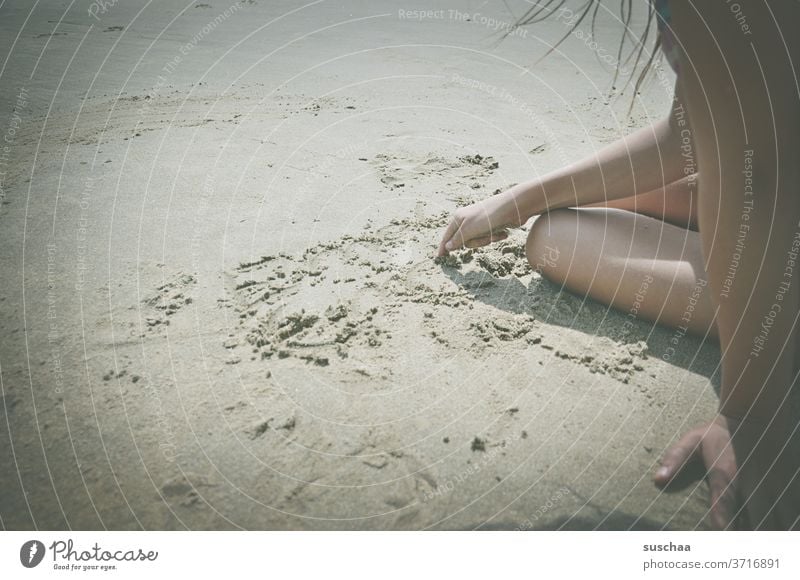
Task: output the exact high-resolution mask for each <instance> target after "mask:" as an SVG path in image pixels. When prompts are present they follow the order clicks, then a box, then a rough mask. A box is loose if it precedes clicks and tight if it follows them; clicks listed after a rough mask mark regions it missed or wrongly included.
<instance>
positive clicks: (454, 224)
mask: <svg viewBox="0 0 800 580" xmlns="http://www.w3.org/2000/svg"><path fill="white" fill-rule="evenodd" d="M460 226H461V222H460V221H459V220H458V219H457V218H455V217H454V218H453V219H451V220H450V223H449V224H447V229H446V230H445V231H444V235H443V236H442V241H441V242H439V249H438V250H437V251H436V255H437V256H446V255H447V252H449V251H450V250H449V248H447V243H448V242H450V241H451V240H452V238H453V235H454V234H455V233H456V232H457V231H458V229H459V227H460Z"/></svg>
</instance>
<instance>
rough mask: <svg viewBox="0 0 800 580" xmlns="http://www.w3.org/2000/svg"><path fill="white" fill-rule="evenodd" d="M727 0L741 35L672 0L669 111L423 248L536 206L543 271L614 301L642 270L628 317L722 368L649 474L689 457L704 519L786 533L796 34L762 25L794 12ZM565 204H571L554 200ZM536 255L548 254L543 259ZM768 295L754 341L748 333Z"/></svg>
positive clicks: (794, 508) (792, 464) (792, 523)
mask: <svg viewBox="0 0 800 580" xmlns="http://www.w3.org/2000/svg"><path fill="white" fill-rule="evenodd" d="M740 5H741V7H742V10H743V11H744V12H746V13H748V15H750V14H752V16H751V17H750V18H751V21H750V23H751V29H753V30H752V32H751V34H749V35H748V38H746V39H745V40H743V38H742V31H741V30H740V29H739V28H738V26H737V23H736V21H735V20H734V19H733V18H732V17H731V15H730V14H729V12H728V10H727V8H726V5H725V4H724V3H721V4H717V3H705V4H702V3H696V4H694V5H693V4H691V3H675V6H674V7H673V28H674V30H675V33H676V36H677V37H678V39H679V40H680V41H681V44H682V45H683V48H684V54H683V55H682V61H681V71H682V75H681V81H680V82H679V84H678V86H676V99H675V105H674V106H673V109H672V110H671V113H670V116H669V117H668V119H666V120H664V121H662V122H659V123H656V124H654V125H652V126H651V127H647V128H644V129H641V130H639V131H637V132H636V133H634V134H632V135H631V136H629V137H626V138H625V139H622V140H620V141H618V142H616V143H613V144H611V145H609V146H607V147H605V148H604V149H602V150H601V151H600V152H599V153H598V154H597V155H595V156H591V157H587V158H585V159H583V160H580V161H578V162H576V163H574V164H572V165H570V166H568V167H565V168H563V169H561V170H559V171H556V172H553V173H552V174H549V175H547V176H545V177H544V178H542V179H540V180H535V181H531V182H527V183H523V184H520V185H518V186H516V187H514V188H512V189H510V190H508V191H506V192H504V193H503V194H501V195H498V196H494V197H493V198H491V199H489V200H485V201H484V202H480V203H478V204H473V205H472V206H468V207H466V208H461V209H459V210H458V211H456V213H455V215H454V217H453V220H452V221H451V223H450V225H449V226H448V228H447V230H446V231H445V233H444V236H443V238H442V240H441V243H440V245H439V249H438V252H437V253H438V254H439V255H444V254H446V253H447V252H449V251H452V250H455V249H458V248H462V247H478V246H482V245H486V244H488V243H491V242H493V241H496V240H498V239H503V238H504V237H505V236H506V233H505V231H504V228H506V227H509V226H519V225H521V224H523V223H525V222H526V221H527V220H528V219H530V218H531V217H533V216H535V215H539V214H546V215H545V216H543V217H542V218H539V219H538V220H537V221H536V222H535V223H534V225H533V227H532V228H531V232H530V234H529V239H528V243H527V251H528V258H529V261H530V262H531V264H532V265H534V266H535V267H539V268H540V269H541V270H542V272H543V274H544V275H546V276H548V277H550V278H551V279H553V280H555V281H557V282H560V283H562V284H564V285H565V286H567V287H568V288H570V289H571V290H573V291H575V292H577V293H581V294H585V295H589V296H592V297H593V298H596V299H598V300H601V301H603V302H605V303H607V304H609V305H612V306H615V307H618V308H621V309H628V308H630V305H631V304H632V303H633V300H635V296H636V293H637V292H638V291H640V288H641V285H642V280H643V279H644V277H645V276H652V278H653V280H654V282H655V284H652V285H650V287H649V288H648V293H647V296H646V297H645V298H644V300H643V301H642V303H641V306H640V310H639V316H641V317H643V318H646V319H648V320H652V321H657V322H660V323H663V324H667V325H671V326H674V325H677V324H678V323H680V324H686V325H688V326H689V330H690V331H691V332H694V333H696V334H700V335H706V334H708V335H712V336H718V337H719V340H720V345H721V351H722V367H723V373H722V394H721V401H720V412H719V414H718V415H717V416H716V417H715V418H713V419H712V420H711V421H710V422H709V423H707V424H706V425H703V426H701V427H698V428H696V429H694V430H692V431H690V432H688V433H687V434H686V435H684V437H683V438H681V440H680V441H679V442H678V443H676V444H675V445H674V446H672V447H671V448H670V449H669V450H668V451H667V453H666V454H665V456H664V457H663V459H662V465H661V467H660V468H659V470H658V471H657V472H656V474H655V476H654V480H655V483H656V484H657V485H660V486H664V485H667V484H668V483H669V482H670V481H671V480H672V479H674V478H675V477H676V476H677V475H678V473H679V472H680V471H681V470H682V469H683V468H684V467H685V466H686V465H687V464H689V463H690V462H693V461H700V462H702V464H703V465H704V467H705V469H706V471H707V474H708V476H707V477H708V482H709V487H710V491H711V501H710V508H709V515H710V518H711V521H712V523H713V524H714V525H715V526H716V527H718V528H720V529H728V528H753V529H790V528H796V527H798V526H799V525H800V476H798V475H799V474H800V442H798V439H800V438H798V437H797V431H798V429H797V425H798V422H797V421H796V415H793V414H792V411H791V410H790V408H789V405H788V404H787V403H786V400H785V399H786V396H787V394H788V393H789V391H790V387H791V386H792V384H793V381H794V380H795V377H796V374H797V370H798V369H797V368H796V365H795V363H794V361H795V360H796V358H797V351H798V346H797V345H798V342H797V341H798V336H797V334H798V333H797V320H798V312H800V308H799V307H800V283H797V282H794V283H793V284H790V286H789V287H788V289H784V291H783V293H781V298H780V299H778V298H776V294H777V293H778V289H779V288H781V282H785V281H786V276H785V272H786V267H787V263H786V262H787V258H786V256H787V250H788V249H790V248H791V245H792V243H793V236H794V235H795V233H796V232H797V231H798V228H799V227H800V204H799V203H798V200H797V192H798V190H800V170H799V169H798V164H797V160H796V156H797V152H798V151H800V101H798V94H797V88H796V85H795V84H794V83H793V82H788V81H787V79H793V78H796V73H795V72H794V70H793V69H792V68H791V61H792V59H794V60H795V62H797V60H798V57H800V42H798V40H797V39H796V38H794V37H791V39H788V38H789V36H788V35H787V34H784V35H783V36H781V35H780V34H778V33H777V32H778V28H777V25H776V23H779V22H782V23H788V22H797V21H798V17H800V5H792V3H785V4H780V5H778V4H773V5H771V8H770V9H767V8H766V7H765V4H764V3H763V2H758V1H756V0H746V1H742V2H740ZM773 12H775V13H776V14H775V15H774V19H773ZM778 13H779V14H778ZM754 23H756V24H757V26H754V25H753V24H754ZM787 39H788V40H787ZM751 42H752V44H751ZM790 57H791V58H790ZM687 113H688V117H687ZM689 119H690V120H691V125H689ZM776 119H779V121H776ZM687 144H688V147H690V148H691V151H692V155H694V156H696V158H697V162H698V166H700V167H702V171H701V172H699V173H697V174H696V175H695V174H693V173H687V172H686V158H685V157H682V156H681V146H682V145H683V146H684V147H686V146H687ZM746 150H748V151H750V150H752V151H754V152H757V157H756V153H754V154H753V161H752V163H753V173H754V175H755V176H756V177H754V181H755V183H757V184H758V185H757V190H758V192H759V197H758V203H754V204H753V209H752V211H751V212H749V213H748V216H749V217H748V218H747V225H748V226H749V228H748V230H747V231H748V238H747V239H748V242H747V248H746V249H745V250H744V251H743V252H742V257H741V261H740V265H739V266H738V269H737V271H736V274H735V280H734V282H735V283H730V279H729V272H730V264H731V259H732V256H733V255H734V251H735V247H734V246H735V244H736V239H737V234H738V233H739V232H740V225H741V223H742V219H743V218H742V213H743V209H742V208H743V199H744V197H743V195H742V192H743V179H744V178H743V174H742V171H743V169H745V167H743V163H744V162H743V157H744V151H746ZM690 175H691V177H690ZM695 185H697V189H696V190H695ZM569 207H579V208H582V209H578V210H569V209H563V208H569ZM645 216H651V217H645ZM677 226H682V227H677ZM687 227H688V228H689V229H686V228H687ZM695 228H698V229H699V232H700V233H697V232H694V231H691V229H695ZM554 248H555V249H556V250H557V251H556V252H554V251H553V249H554ZM543 252H549V255H550V256H551V257H552V256H553V255H558V256H559V258H558V259H557V260H552V259H550V260H542V259H541V258H542V255H543ZM775 256H777V257H778V259H775ZM793 272H794V273H795V274H796V273H797V271H795V270H793ZM726 277H728V278H726ZM698 286H702V293H701V297H700V299H699V300H698V302H697V307H696V308H695V309H694V311H693V314H692V317H691V319H690V320H689V321H688V322H687V321H686V319H685V312H686V307H685V305H686V304H687V301H688V299H689V298H690V297H691V296H692V293H693V292H694V291H695V289H696V288H697V287H698ZM778 302H780V304H779V308H780V311H779V312H777V313H776V316H774V317H771V318H769V321H770V322H769V335H768V340H762V341H761V343H758V342H754V340H757V339H758V338H759V337H760V335H759V332H760V331H761V329H762V328H763V322H764V320H765V316H767V317H769V316H770V312H771V311H773V312H774V311H775V310H776V309H775V308H772V307H770V305H771V304H777V303H778ZM762 336H763V335H762ZM754 344H755V345H756V346H759V347H760V351H758V352H757V353H756V354H753V352H754V348H753V347H754ZM796 412H797V411H795V413H796Z"/></svg>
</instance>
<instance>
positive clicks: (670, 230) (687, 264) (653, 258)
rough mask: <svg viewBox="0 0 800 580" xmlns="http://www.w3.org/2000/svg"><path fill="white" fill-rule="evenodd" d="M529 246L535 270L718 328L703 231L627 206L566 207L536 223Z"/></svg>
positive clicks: (661, 315)
mask: <svg viewBox="0 0 800 580" xmlns="http://www.w3.org/2000/svg"><path fill="white" fill-rule="evenodd" d="M526 251H527V256H528V261H529V262H530V263H531V266H532V267H533V268H534V269H536V270H538V271H539V272H541V273H542V275H543V276H545V277H546V278H548V279H550V280H551V281H553V282H555V283H557V284H560V285H563V286H564V287H566V288H567V289H569V290H571V291H572V292H575V293H577V294H581V295H586V296H589V297H591V298H593V299H595V300H598V301H600V302H603V303H605V304H609V305H611V306H614V307H615V308H618V309H620V310H623V311H627V312H631V311H633V312H635V313H636V315H637V316H641V317H642V318H644V319H646V320H652V321H658V322H661V323H663V324H667V325H669V326H688V327H689V330H690V331H692V332H695V333H699V334H704V333H705V332H706V331H707V330H709V328H711V332H712V334H713V333H714V332H715V329H714V328H713V324H712V321H713V311H712V309H711V305H710V300H709V299H708V296H707V294H708V290H707V285H706V277H705V271H704V268H703V258H702V252H701V246H700V238H699V236H698V234H697V232H692V231H689V230H686V229H683V228H679V227H677V226H673V225H670V224H667V223H664V222H662V221H660V220H657V219H653V218H650V217H647V216H644V215H641V214H636V213H633V212H629V211H625V210H618V209H605V208H583V209H565V210H558V211H554V212H550V213H549V214H545V215H543V216H541V217H539V218H538V219H537V220H536V221H535V222H534V224H533V227H532V228H531V231H530V233H529V235H528V242H527V246H526Z"/></svg>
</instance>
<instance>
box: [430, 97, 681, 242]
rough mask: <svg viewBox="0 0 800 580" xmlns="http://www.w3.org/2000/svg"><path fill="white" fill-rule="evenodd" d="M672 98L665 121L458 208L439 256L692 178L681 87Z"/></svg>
mask: <svg viewBox="0 0 800 580" xmlns="http://www.w3.org/2000/svg"><path fill="white" fill-rule="evenodd" d="M675 94H676V99H675V101H674V106H673V107H672V110H671V112H670V115H669V117H668V118H666V119H663V120H661V121H658V122H656V123H654V124H652V125H650V126H649V127H645V128H643V129H639V130H638V131H636V132H634V133H633V134H631V135H629V136H627V137H624V138H622V139H620V140H618V141H615V142H614V143H611V144H609V145H606V146H605V147H603V148H602V149H601V150H600V151H598V152H597V154H596V155H590V156H588V157H584V158H583V159H581V160H580V161H577V162H575V163H572V164H570V165H568V166H566V167H563V168H561V169H558V170H556V171H553V172H552V173H549V174H547V175H545V176H544V177H542V178H540V179H535V180H532V181H528V182H525V183H521V184H519V185H515V186H514V187H512V188H511V189H508V190H507V191H505V192H503V193H501V194H499V195H496V196H493V197H492V198H489V199H487V200H484V201H481V202H479V203H476V204H473V205H471V206H468V207H465V208H460V209H459V210H458V211H456V213H455V215H454V217H453V220H452V221H451V223H450V225H449V226H448V228H447V231H446V232H445V235H444V236H443V238H442V241H441V243H440V245H439V250H438V255H440V256H441V255H444V254H446V253H447V252H448V251H451V250H455V249H457V248H461V247H464V246H466V247H477V246H482V245H486V244H488V243H490V242H492V241H495V240H497V239H502V238H503V237H504V234H503V233H501V232H499V230H501V229H502V228H503V227H506V226H519V225H521V224H523V223H525V222H526V221H527V220H528V219H530V218H531V217H532V216H534V215H537V214H541V213H544V212H546V211H550V210H554V209H558V208H562V207H575V206H582V205H588V204H591V203H596V202H603V201H608V200H612V199H619V198H624V197H630V196H633V195H636V194H637V193H643V192H648V191H652V190H655V189H660V188H663V187H664V186H665V185H667V184H669V183H672V182H674V181H677V180H679V179H681V178H683V177H685V176H686V175H689V174H691V173H694V172H695V170H696V164H695V159H694V149H693V147H692V142H691V131H690V130H689V123H688V119H687V116H686V113H685V110H684V108H683V104H682V102H683V100H682V98H681V94H682V89H681V87H680V83H678V84H677V85H676V87H675ZM684 145H685V147H684ZM682 147H683V148H684V151H682ZM684 152H685V154H684Z"/></svg>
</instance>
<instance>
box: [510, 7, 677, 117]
mask: <svg viewBox="0 0 800 580" xmlns="http://www.w3.org/2000/svg"><path fill="white" fill-rule="evenodd" d="M565 3H566V0H542V1H540V2H538V3H535V4H534V5H533V6H531V7H530V8H529V9H528V10H527V11H526V12H525V14H523V15H522V16H521V17H520V18H519V20H517V22H516V23H515V24H514V25H513V26H512V27H511V29H510V30H507V31H506V32H505V35H504V36H508V35H509V34H511V33H512V32H514V30H516V29H517V28H519V27H521V26H527V25H529V24H536V23H538V22H542V21H544V20H546V19H547V18H549V17H550V16H552V15H553V14H554V13H555V12H556V11H558V10H560V9H561V8H562V7H563V6H564V4H565ZM599 10H600V0H587V1H586V4H585V5H584V6H583V7H581V8H579V9H578V10H577V11H576V14H577V20H576V21H575V23H574V24H573V25H572V28H570V29H569V30H568V31H567V32H566V34H564V36H562V37H561V38H560V39H559V41H558V42H556V43H555V44H554V45H553V46H552V47H550V49H549V50H548V51H547V52H546V53H545V54H544V56H542V57H541V58H545V57H546V56H548V55H549V54H550V53H552V52H553V51H554V50H556V49H557V48H558V47H559V46H560V45H561V43H562V42H564V41H565V40H566V39H567V38H568V37H569V35H570V34H572V32H573V31H574V30H575V29H576V28H577V27H578V26H579V25H580V23H581V22H583V21H584V20H585V19H586V17H587V16H589V13H591V22H592V34H594V29H595V22H596V21H597V13H598V11H599ZM632 14H633V0H620V3H619V17H620V21H621V22H622V23H623V24H624V25H625V30H624V31H623V33H622V38H621V39H620V42H619V47H618V48H617V69H616V71H615V72H614V80H613V81H612V84H616V82H617V79H618V77H619V67H620V66H621V65H622V64H627V63H628V62H630V61H631V59H632V58H634V57H635V61H634V63H633V72H635V71H636V69H637V68H638V67H639V64H640V63H641V62H642V55H643V53H644V51H645V47H646V45H647V40H648V38H649V37H650V30H651V28H652V26H651V24H652V23H653V19H654V18H657V13H656V10H655V7H654V3H653V2H652V1H649V2H647V25H646V26H645V29H644V32H642V34H641V35H639V36H638V37H637V36H635V35H634V34H633V33H632V32H631V29H630V24H631V17H632ZM626 41H629V42H630V43H631V49H630V52H629V53H628V55H627V56H626V57H625V58H624V61H623V52H624V51H625V44H626ZM660 48H661V33H660V32H658V33H657V34H656V39H655V42H654V44H653V48H652V50H651V51H650V56H649V57H648V58H647V61H645V63H644V67H643V68H642V71H641V72H640V73H639V76H638V77H637V79H636V83H635V85H634V92H633V95H634V99H635V98H636V95H637V94H638V92H639V89H640V88H641V86H642V83H644V81H645V79H646V77H647V74H648V72H649V71H650V70H651V69H652V66H653V64H654V63H655V62H656V57H657V56H659V57H660V55H661V51H660ZM541 58H540V59H539V60H541ZM632 79H633V76H631V78H630V79H628V82H627V83H626V84H625V87H624V88H627V86H628V85H629V84H630V82H631V80H632ZM624 88H623V90H624ZM631 108H633V102H631ZM629 112H630V111H629Z"/></svg>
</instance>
